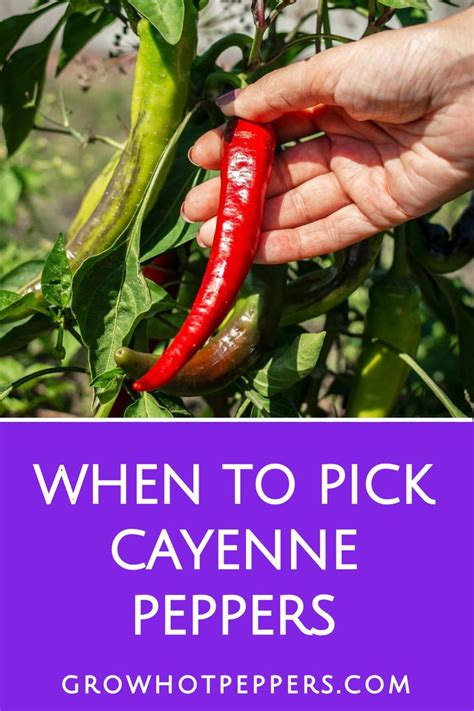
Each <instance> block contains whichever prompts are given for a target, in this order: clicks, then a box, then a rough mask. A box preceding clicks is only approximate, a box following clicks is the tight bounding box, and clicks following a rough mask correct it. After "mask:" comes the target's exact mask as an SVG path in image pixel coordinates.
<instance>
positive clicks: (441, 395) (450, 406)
mask: <svg viewBox="0 0 474 711" xmlns="http://www.w3.org/2000/svg"><path fill="white" fill-rule="evenodd" d="M339 333H340V335H341V336H348V337H349V338H362V339H363V340H364V341H371V342H372V343H381V344H382V345H383V346H384V347H385V348H387V349H388V350H389V351H392V353H395V355H397V356H398V357H399V358H400V360H403V361H404V362H405V363H406V364H407V365H408V366H409V367H410V368H411V369H412V370H413V371H414V372H415V373H416V374H417V375H418V377H419V378H421V380H423V382H424V383H425V385H427V386H428V388H429V389H430V390H431V392H432V393H433V395H435V397H436V398H437V399H438V400H439V402H440V403H441V404H442V405H444V407H445V408H446V409H447V411H448V412H449V414H450V415H451V417H456V418H461V417H462V418H467V417H468V415H466V414H465V413H464V412H463V411H462V410H460V409H459V407H457V406H456V405H455V404H454V402H453V401H452V400H451V398H449V397H448V396H447V395H446V393H445V392H444V391H443V390H441V388H440V387H439V385H438V384H437V383H435V381H434V380H433V378H431V377H430V376H429V375H428V373H427V372H426V371H425V370H423V368H422V367H421V365H419V363H417V361H416V360H415V359H414V358H412V357H411V356H410V355H408V353H403V351H401V350H400V348H397V347H396V346H394V345H392V344H391V343H389V342H388V341H385V340H384V339H383V338H372V337H371V336H366V335H365V334H363V333H352V332H351V331H339Z"/></svg>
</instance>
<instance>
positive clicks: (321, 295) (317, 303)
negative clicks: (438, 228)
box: [281, 234, 383, 326]
mask: <svg viewBox="0 0 474 711" xmlns="http://www.w3.org/2000/svg"><path fill="white" fill-rule="evenodd" d="M382 239H383V235H382V234H379V235H375V237H372V238H371V239H366V240H363V241H362V242H357V243H356V244H353V245H351V246H350V247H348V248H347V249H346V250H344V253H343V259H342V261H341V263H340V265H339V266H338V267H333V266H331V267H327V268H326V269H317V270H315V271H313V272H310V273H309V274H305V275H304V276H301V277H299V278H298V279H295V280H294V281H293V282H291V283H290V284H289V285H288V288H287V293H286V300H285V308H284V310H283V314H282V318H281V324H282V325H283V326H288V325H291V324H296V323H301V322H302V321H307V320H308V319H310V318H316V316H320V315H321V314H324V313H326V312H327V311H330V310H331V309H333V308H334V307H335V306H338V305H339V304H341V303H342V302H343V301H345V300H346V299H347V298H348V296H350V294H352V292H353V291H355V290H356V289H357V288H358V287H359V286H360V285H361V284H362V283H363V281H364V280H365V279H366V277H367V275H368V274H369V272H370V270H371V269H372V267H373V265H374V262H375V260H376V258H377V255H378V254H379V252H380V248H381V246H382Z"/></svg>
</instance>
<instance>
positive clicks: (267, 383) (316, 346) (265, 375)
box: [252, 331, 326, 397]
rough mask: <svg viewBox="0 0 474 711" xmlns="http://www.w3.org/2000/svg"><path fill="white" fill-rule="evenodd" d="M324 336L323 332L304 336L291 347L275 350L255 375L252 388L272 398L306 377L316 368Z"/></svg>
mask: <svg viewBox="0 0 474 711" xmlns="http://www.w3.org/2000/svg"><path fill="white" fill-rule="evenodd" d="M325 336H326V333H325V332H324V331H323V332H321V333H302V334H300V335H299V336H297V337H296V338H295V340H294V341H293V343H292V344H291V345H290V346H289V347H287V348H284V349H279V350H278V351H276V353H275V355H273V356H272V357H271V358H270V359H269V360H268V361H267V363H266V364H265V365H264V366H263V368H261V369H260V370H259V371H257V373H256V374H255V375H254V376H253V379H252V385H253V388H254V389H255V390H257V391H258V392H259V393H260V394H261V395H264V396H266V397H270V396H271V395H274V394H276V393H279V392H282V391H283V390H287V389H288V388H291V387H292V386H293V385H295V384H296V383H298V382H299V381H300V380H303V378H306V377H307V376H308V375H310V374H311V373H312V372H313V370H314V368H315V366H316V363H317V360H318V357H319V353H320V351H321V347H322V345H323V341H324V338H325Z"/></svg>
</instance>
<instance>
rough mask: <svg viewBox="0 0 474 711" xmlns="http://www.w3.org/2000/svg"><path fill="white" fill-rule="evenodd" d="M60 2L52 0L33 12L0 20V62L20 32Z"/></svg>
mask: <svg viewBox="0 0 474 711" xmlns="http://www.w3.org/2000/svg"><path fill="white" fill-rule="evenodd" d="M60 4H61V3H60V2H53V3H51V4H49V5H45V6H42V7H41V8H40V9H39V10H35V12H25V13H24V14H23V15H12V17H7V18H6V20H3V21H2V22H0V64H3V63H4V61H5V59H6V58H7V57H8V55H9V54H10V52H11V51H12V49H13V47H14V46H15V45H16V43H17V42H18V40H19V39H20V37H21V36H22V34H23V33H24V32H25V31H26V30H27V29H28V27H29V26H30V25H31V23H32V22H34V21H35V20H37V19H38V17H41V15H43V14H44V13H45V12H48V11H49V10H51V9H52V8H53V7H57V5H60Z"/></svg>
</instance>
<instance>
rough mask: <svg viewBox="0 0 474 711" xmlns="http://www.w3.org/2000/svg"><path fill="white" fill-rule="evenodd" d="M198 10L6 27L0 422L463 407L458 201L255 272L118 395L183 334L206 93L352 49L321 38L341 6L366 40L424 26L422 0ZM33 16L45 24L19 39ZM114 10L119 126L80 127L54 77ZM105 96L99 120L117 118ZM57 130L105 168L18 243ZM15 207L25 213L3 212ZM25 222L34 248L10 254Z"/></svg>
mask: <svg viewBox="0 0 474 711" xmlns="http://www.w3.org/2000/svg"><path fill="white" fill-rule="evenodd" d="M212 2H213V0H211V4H210V5H209V6H208V7H206V1H205V0H204V1H202V0H201V2H196V1H195V0H167V2H161V1H160V2H159V1H158V0H128V1H127V0H110V2H106V1H105V0H104V1H101V0H97V1H96V0H94V1H92V2H82V1H81V0H69V2H66V1H65V0H37V2H36V3H35V4H34V5H33V7H32V8H31V10H29V11H28V12H25V13H23V14H18V15H14V16H11V17H7V18H6V19H4V20H3V21H2V22H1V23H0V63H2V71H1V75H0V99H1V105H2V125H3V134H4V148H3V150H2V153H1V154H0V193H1V198H2V199H1V204H0V225H1V230H2V232H1V233H0V235H1V236H0V250H1V251H0V260H1V262H0V415H3V416H14V415H18V414H20V415H38V416H41V414H42V412H43V410H46V412H47V413H49V414H51V412H52V413H53V414H54V413H56V414H57V413H58V412H60V413H65V414H74V415H82V416H85V415H89V416H95V417H102V418H103V417H114V416H115V417H142V418H146V417H189V416H196V415H197V416H204V417H207V416H217V417H253V418H260V417H326V416H344V415H347V416H354V417H372V416H382V417H383V416H391V415H393V416H401V417H410V416H416V417H423V416H445V415H446V414H447V413H449V414H451V415H452V416H454V417H462V416H468V415H469V414H470V412H471V409H472V408H471V403H472V401H473V398H474V380H473V375H472V360H473V355H474V353H473V348H474V310H473V307H472V303H471V301H470V298H471V297H470V295H469V293H468V291H467V289H466V286H465V280H463V279H462V278H460V277H459V276H458V275H456V276H454V277H453V276H452V272H454V271H455V270H459V269H462V268H463V267H466V265H467V264H468V262H469V261H470V260H471V259H472V253H473V234H474V204H473V203H472V201H471V202H470V203H469V196H464V197H462V198H460V199H458V200H457V201H455V202H454V203H453V204H449V205H447V206H444V207H443V208H442V209H441V210H439V211H437V212H436V213H434V214H431V215H429V216H426V217H425V218H422V219H420V220H416V221H413V222H410V223H407V224H406V225H402V226H401V227H399V228H396V233H397V234H396V235H395V239H394V235H393V234H391V233H386V234H380V235H377V236H376V237H374V238H372V239H370V240H366V241H364V242H361V243H358V244H355V245H353V246H351V247H348V248H346V249H345V250H344V251H343V252H341V253H337V254H330V255H325V256H324V257H320V258H317V259H312V260H304V261H301V262H295V263H291V264H289V265H283V266H267V267H263V266H254V267H252V269H251V270H250V272H249V274H248V276H247V278H246V279H245V282H244V283H243V284H242V287H241V289H240V292H239V295H238V297H237V300H236V302H235V304H234V306H233V308H232V310H231V312H230V314H229V315H228V316H227V318H226V319H225V320H224V322H223V323H222V324H221V325H220V326H219V328H218V329H217V331H216V332H215V333H214V335H213V336H212V338H211V339H210V340H209V341H208V343H206V344H205V345H204V347H203V348H201V349H200V350H199V351H198V352H197V353H196V354H195V355H194V356H193V357H192V358H191V359H190V360H189V362H188V363H187V365H186V366H185V368H183V369H182V370H181V371H180V372H179V373H178V375H177V376H176V378H174V379H173V380H171V382H170V383H169V384H168V385H167V386H165V387H164V388H163V389H162V390H159V391H157V392H152V393H149V392H147V393H138V392H136V391H135V390H134V389H133V388H132V381H133V379H135V378H140V377H141V376H143V375H144V373H145V372H146V371H147V370H148V369H149V368H150V367H151V366H152V365H153V364H154V363H155V362H156V360H157V357H158V356H159V355H160V354H161V353H162V352H163V351H164V350H165V348H166V346H167V345H168V344H169V342H170V341H171V340H172V339H173V338H174V336H175V335H176V334H177V332H178V330H179V329H180V327H181V325H182V324H183V322H184V320H185V318H186V315H187V314H188V313H189V310H190V308H191V306H192V304H193V301H194V298H195V296H196V293H197V291H198V289H199V285H200V283H201V280H202V277H203V274H204V271H205V268H206V264H207V259H208V253H207V251H206V250H203V249H201V248H200V247H199V246H198V245H197V243H196V241H195V239H194V238H195V236H196V233H197V230H198V228H199V226H198V225H196V224H189V223H187V222H185V221H184V220H183V218H182V216H181V214H180V206H181V204H182V202H183V200H184V197H185V195H186V193H187V191H188V190H189V189H190V188H191V187H192V186H194V185H197V184H198V183H200V182H202V181H205V180H207V179H209V178H210V177H213V175H214V173H213V172H212V171H204V170H203V169H201V168H199V167H196V166H194V165H193V164H192V163H190V162H189V160H188V159H187V154H188V150H189V148H190V147H191V146H192V145H193V143H194V141H195V140H196V138H197V137H198V136H199V135H201V134H202V133H204V132H205V131H206V130H208V129H210V128H212V127H215V126H218V125H220V124H222V123H223V121H224V117H223V115H222V114H221V112H220V111H219V109H218V107H217V106H216V104H215V98H216V97H217V96H219V95H221V94H223V93H225V92H226V91H228V90H230V89H232V88H240V87H243V86H245V85H246V84H248V83H251V82H252V81H255V80H256V79H258V78H259V77H261V76H262V75H263V74H265V73H266V72H269V71H271V70H272V69H274V68H277V67H281V66H284V65H286V64H289V63H291V62H293V61H295V60H297V59H299V58H301V57H303V56H308V54H309V53H311V52H321V51H326V50H328V49H330V48H331V47H333V46H335V45H337V44H341V43H346V42H352V41H356V40H355V38H353V37H350V38H349V37H345V36H341V35H339V34H334V33H333V32H332V21H333V17H334V13H335V12H336V11H339V10H341V9H344V10H345V11H346V12H349V13H350V12H352V13H354V14H357V15H358V16H361V17H363V18H364V31H363V36H366V35H368V34H373V33H376V32H392V31H396V29H394V28H396V27H398V26H407V25H410V24H416V23H423V22H427V21H429V12H430V6H429V4H428V2H427V0H368V2H367V1H366V0H318V2H315V7H314V9H312V10H310V11H309V12H306V14H303V12H302V11H301V12H300V11H298V4H297V3H296V5H295V0H253V2H252V4H251V6H246V5H245V4H244V3H243V2H241V3H235V4H233V5H232V12H233V15H236V16H237V17H241V19H242V24H241V28H242V30H243V31H242V32H233V33H226V24H227V18H226V17H224V18H223V19H224V20H225V22H221V23H219V17H217V18H216V16H213V6H212ZM449 4H451V3H449ZM290 5H295V6H294V7H291V8H290V7H289V6H290ZM39 18H42V20H43V27H45V28H46V29H45V30H44V37H43V38H42V39H41V40H40V41H39V42H36V43H34V44H30V45H28V44H25V43H24V42H23V41H22V39H23V35H24V33H25V32H26V31H27V30H28V29H29V28H30V25H34V23H36V21H37V20H38V19H39ZM50 18H54V20H53V19H50ZM114 22H115V23H116V26H117V27H119V28H120V29H119V30H118V32H117V35H116V39H115V42H114V45H115V46H114V47H113V48H111V57H112V59H113V60H114V61H117V62H119V61H120V56H119V55H120V54H121V53H122V52H123V49H122V45H123V38H126V44H127V47H128V50H129V51H133V52H137V60H136V64H135V66H134V69H133V70H131V71H132V74H133V86H131V87H130V98H129V99H128V103H129V104H130V117H129V119H128V121H127V122H126V123H127V127H126V135H125V136H124V140H119V139H117V138H115V137H113V136H110V135H107V134H106V132H103V131H102V130H101V129H99V128H97V129H96V127H93V128H92V129H91V130H88V131H84V130H81V129H80V127H79V126H78V125H76V124H75V116H74V113H72V114H71V111H70V109H69V107H68V103H67V101H66V100H65V99H64V97H63V96H62V93H61V92H60V91H59V89H56V85H57V83H58V79H57V78H58V77H59V79H60V78H61V76H62V75H63V72H65V70H66V69H68V70H69V71H70V69H71V66H73V64H74V62H75V61H77V57H79V56H81V53H83V52H86V51H87V45H88V43H89V42H90V40H91V39H92V38H93V37H94V36H95V35H97V34H98V33H100V32H102V31H103V30H104V29H105V28H106V27H107V26H109V25H111V24H112V23H114ZM388 23H390V28H391V29H389V27H388ZM211 26H214V35H215V36H214V37H213V42H212V43H211V42H210V41H208V38H209V29H210V27H211ZM198 38H200V42H199V45H198V41H197V40H198ZM18 44H19V45H20V46H19V48H17V46H18ZM58 44H59V51H57V49H56V48H57V46H58ZM198 46H199V53H198V52H197V47H198ZM137 48H138V49H137ZM224 53H226V54H225V57H226V59H225V61H224V60H223V55H224ZM229 56H230V57H231V60H229V59H227V57H229ZM52 64H53V65H54V71H55V77H56V78H48V67H51V65H52ZM87 88H88V86H84V85H83V86H82V89H81V86H79V85H76V86H75V87H74V90H75V91H76V92H77V93H80V92H81V90H83V89H87ZM94 90H95V91H97V89H92V92H93V91H94ZM51 95H53V96H54V95H55V96H56V98H55V99H53V101H52V102H51ZM51 103H52V104H53V108H52V107H51ZM53 109H54V111H53ZM107 110H108V113H109V114H110V116H109V119H108V121H109V122H110V124H112V123H113V122H114V120H115V114H116V113H117V111H116V110H115V112H114V108H113V107H111V106H108V109H107ZM53 114H54V115H53ZM101 118H102V119H103V112H102V117H101ZM55 134H58V135H60V136H61V137H64V140H66V141H70V142H71V145H72V144H75V145H77V144H78V143H79V144H80V145H81V146H82V147H83V152H84V154H85V155H99V149H100V157H99V158H98V162H99V163H101V164H102V167H101V168H100V169H99V170H98V171H97V175H96V176H95V179H94V180H93V181H92V182H91V184H90V186H89V187H88V188H87V189H86V190H85V191H83V192H84V195H83V196H82V199H81V200H77V202H78V203H79V205H78V206H77V211H76V214H75V216H74V219H73V220H72V222H71V224H70V225H69V228H68V230H67V234H62V233H60V232H59V225H58V226H57V227H55V226H54V220H52V218H51V216H49V217H48V225H50V226H51V225H52V227H50V228H49V231H48V234H47V235H46V237H48V238H49V239H44V238H42V239H37V240H36V242H34V236H35V229H36V230H37V231H38V234H39V230H38V224H39V223H40V222H41V215H39V216H38V215H37V212H36V210H37V208H36V207H35V208H34V209H33V206H40V208H39V209H40V210H41V204H44V202H43V203H42V200H44V195H45V194H46V195H48V200H49V203H48V204H49V205H50V204H54V200H55V201H56V202H57V204H58V205H59V204H60V203H61V201H62V189H61V187H62V186H58V185H57V184H56V185H52V183H53V181H52V180H48V177H46V178H45V177H44V174H43V177H42V178H41V183H42V184H41V187H39V186H38V175H39V173H40V171H38V170H35V168H34V166H33V163H34V162H35V161H34V159H33V156H34V155H35V153H34V146H35V143H34V142H35V141H36V140H37V139H38V136H41V140H42V141H43V143H42V149H41V150H45V151H46V153H48V150H49V156H50V157H49V160H51V165H55V163H54V161H55V157H54V156H53V157H51V155H52V153H53V151H54V143H53V142H54V140H55V139H56V138H57V135H55ZM284 148H285V146H283V147H282V149H283V150H284ZM104 151H109V154H108V155H106V154H104ZM28 157H30V160H28ZM56 164H57V163H56ZM68 165H69V163H68ZM43 167H44V166H43ZM48 175H49V173H48ZM64 181H65V182H66V183H67V176H65V178H64ZM79 182H81V181H79ZM39 190H40V191H41V193H42V197H41V196H40V197H39V198H38V196H37V193H38V191H39ZM51 201H52V202H51ZM25 208H27V209H29V213H28V219H27V220H26V223H25V221H24V220H23V222H22V220H19V221H17V214H18V213H19V212H20V211H21V210H25ZM453 224H454V227H453ZM448 228H449V229H448ZM31 233H33V234H32V235H31ZM27 234H29V237H28V239H29V243H30V244H31V243H32V239H33V243H35V248H34V250H31V251H30V250H28V249H25V248H24V247H21V246H20V245H21V244H22V239H23V238H25V237H26V236H27ZM394 245H395V248H394ZM461 276H462V273H461ZM371 285H372V286H371ZM369 287H370V292H369ZM369 300H370V305H369ZM72 391H74V393H75V394H76V402H75V403H73V398H72V394H71V393H72ZM78 393H79V395H78ZM77 399H79V402H77ZM40 406H41V408H42V409H40Z"/></svg>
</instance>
